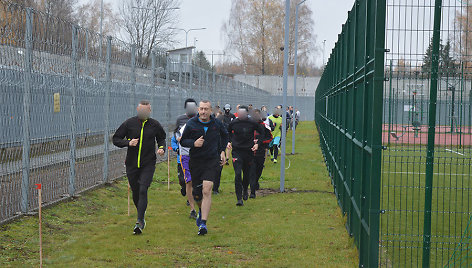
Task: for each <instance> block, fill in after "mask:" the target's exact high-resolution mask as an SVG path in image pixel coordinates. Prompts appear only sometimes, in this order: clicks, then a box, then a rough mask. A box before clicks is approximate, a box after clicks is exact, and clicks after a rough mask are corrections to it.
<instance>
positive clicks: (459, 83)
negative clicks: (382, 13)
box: [380, 0, 472, 267]
mask: <svg viewBox="0 0 472 268" xmlns="http://www.w3.org/2000/svg"><path fill="white" fill-rule="evenodd" d="M471 3H472V2H471V1H457V0H443V1H432V0H429V1H425V0H421V1H404V0H389V1H387V18H386V22H387V26H386V47H387V48H388V49H390V52H389V53H386V61H385V77H386V78H387V80H388V81H386V82H385V84H384V96H385V98H384V110H383V129H382V134H383V135H382V137H383V144H384V145H385V146H386V150H385V151H384V153H383V161H382V162H383V163H382V198H381V208H382V209H384V212H385V213H384V214H382V215H381V228H380V229H381V239H380V240H381V242H380V243H381V250H380V251H381V266H387V267H391V266H394V267H398V266H402V267H414V266H423V267H445V266H447V267H469V266H470V265H472V259H471V258H472V248H471V246H472V245H471V243H472V241H471V235H472V232H471V231H470V227H469V226H470V224H471V223H470V220H471V215H472V208H471V205H472V200H471V198H472V191H471V190H472V183H471V179H472V173H471V169H470V167H471V164H472V163H471V159H472V150H471V145H472V133H471V97H472V95H471V89H472V80H471V78H472V76H471V73H472V72H471V67H472V62H471V59H472V58H471V52H472V51H471V50H470V48H471V47H470V46H471V41H472V40H471V37H472V33H471V32H470V25H472V17H470V15H472V6H471V5H470V4H471ZM438 8H439V11H440V13H438V12H437V9H438ZM435 20H437V21H436V24H435ZM435 33H437V36H438V38H437V39H436V40H435V39H434V34H435ZM434 45H436V48H435V46H434ZM434 65H437V66H436V69H435V66H434ZM434 95H437V96H434ZM431 119H432V120H431ZM428 164H429V167H428Z"/></svg>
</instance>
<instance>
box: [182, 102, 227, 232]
mask: <svg viewBox="0 0 472 268" xmlns="http://www.w3.org/2000/svg"><path fill="white" fill-rule="evenodd" d="M211 113H212V107H211V103H210V101H208V100H203V101H201V102H200V104H199V107H198V115H197V116H195V117H193V118H192V119H190V120H188V122H187V125H186V126H185V129H184V132H183V133H182V138H181V139H180V144H181V145H182V146H184V147H188V148H190V152H189V155H190V162H189V167H190V174H191V176H192V186H193V192H192V194H193V198H194V199H195V201H196V202H197V204H198V206H199V207H200V211H199V213H198V217H197V220H196V223H197V226H198V235H205V234H206V233H207V232H208V229H207V226H206V222H207V219H208V215H209V213H210V207H211V191H212V188H213V181H214V180H215V178H216V177H217V175H218V174H217V172H218V171H219V166H218V165H224V163H225V162H226V156H225V152H224V150H225V148H226V145H227V144H228V132H226V129H225V128H224V126H223V124H221V123H220V122H219V121H218V120H216V119H215V118H214V117H213V116H212V115H211Z"/></svg>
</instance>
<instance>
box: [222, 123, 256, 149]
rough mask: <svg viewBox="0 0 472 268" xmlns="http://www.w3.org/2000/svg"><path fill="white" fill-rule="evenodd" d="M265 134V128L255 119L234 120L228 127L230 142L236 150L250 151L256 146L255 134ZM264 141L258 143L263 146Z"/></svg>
mask: <svg viewBox="0 0 472 268" xmlns="http://www.w3.org/2000/svg"><path fill="white" fill-rule="evenodd" d="M256 131H257V132H259V133H264V129H263V126H262V125H260V124H259V123H257V122H256V121H254V120H253V119H250V118H248V119H246V120H241V119H239V118H236V119H234V120H233V121H231V123H230V124H229V126H228V133H229V141H230V142H231V145H232V146H233V149H236V150H250V149H251V148H252V147H253V146H254V140H255V135H254V134H255V132H256ZM262 142H263V140H262V139H259V140H258V141H257V144H259V147H261V146H262Z"/></svg>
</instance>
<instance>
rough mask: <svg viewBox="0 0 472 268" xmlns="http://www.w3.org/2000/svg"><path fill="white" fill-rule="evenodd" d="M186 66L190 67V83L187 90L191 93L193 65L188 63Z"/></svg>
mask: <svg viewBox="0 0 472 268" xmlns="http://www.w3.org/2000/svg"><path fill="white" fill-rule="evenodd" d="M188 65H189V66H190V83H189V86H190V88H189V89H190V91H191V90H192V88H193V65H192V64H191V63H188ZM190 94H192V93H190Z"/></svg>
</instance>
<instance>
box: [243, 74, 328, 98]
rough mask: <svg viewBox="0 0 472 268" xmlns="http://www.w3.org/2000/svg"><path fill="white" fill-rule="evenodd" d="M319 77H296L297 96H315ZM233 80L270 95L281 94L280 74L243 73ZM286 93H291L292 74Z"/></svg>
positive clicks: (281, 80)
mask: <svg viewBox="0 0 472 268" xmlns="http://www.w3.org/2000/svg"><path fill="white" fill-rule="evenodd" d="M320 78H321V77H319V76H318V77H301V76H298V77H297V96H315V90H316V88H317V87H318V83H319V82H320ZM234 80H237V81H241V82H243V83H246V84H249V85H251V86H254V87H257V88H260V89H262V90H265V91H267V92H269V93H270V94H271V95H282V85H283V77H282V76H273V75H243V74H238V75H235V76H234ZM287 94H288V95H293V76H289V77H288V85H287Z"/></svg>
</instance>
